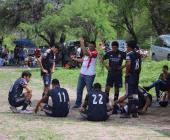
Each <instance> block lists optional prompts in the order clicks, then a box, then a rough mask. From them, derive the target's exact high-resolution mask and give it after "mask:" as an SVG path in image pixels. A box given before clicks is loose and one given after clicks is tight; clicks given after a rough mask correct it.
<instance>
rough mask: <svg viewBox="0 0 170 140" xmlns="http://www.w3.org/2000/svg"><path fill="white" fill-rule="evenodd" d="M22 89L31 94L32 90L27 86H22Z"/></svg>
mask: <svg viewBox="0 0 170 140" xmlns="http://www.w3.org/2000/svg"><path fill="white" fill-rule="evenodd" d="M23 88H24V89H25V90H26V92H27V93H31V92H32V90H31V88H30V87H28V85H24V86H23Z"/></svg>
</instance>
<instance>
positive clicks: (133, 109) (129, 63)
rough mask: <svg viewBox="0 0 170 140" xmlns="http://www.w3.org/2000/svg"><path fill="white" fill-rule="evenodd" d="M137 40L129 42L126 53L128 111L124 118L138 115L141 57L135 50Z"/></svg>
mask: <svg viewBox="0 0 170 140" xmlns="http://www.w3.org/2000/svg"><path fill="white" fill-rule="evenodd" d="M135 48H136V42H135V41H128V42H127V55H126V75H125V82H126V85H125V86H126V96H127V98H128V112H127V113H126V114H125V115H124V116H122V118H130V117H131V115H132V117H138V84H139V75H140V71H141V57H140V54H139V53H137V52H136V51H135Z"/></svg>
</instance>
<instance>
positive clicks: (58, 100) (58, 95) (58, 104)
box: [35, 79, 70, 117]
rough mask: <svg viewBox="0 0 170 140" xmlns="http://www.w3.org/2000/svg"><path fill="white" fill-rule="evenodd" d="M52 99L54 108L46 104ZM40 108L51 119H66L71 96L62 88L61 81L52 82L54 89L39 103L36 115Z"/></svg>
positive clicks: (54, 80)
mask: <svg viewBox="0 0 170 140" xmlns="http://www.w3.org/2000/svg"><path fill="white" fill-rule="evenodd" d="M49 97H51V99H52V104H53V105H52V106H50V105H48V104H46V101H48V100H49ZM39 107H40V108H41V110H42V111H44V112H45V113H46V115H47V116H51V117H66V116H67V115H68V113H69V108H70V106H69V95H68V92H67V90H66V89H64V88H61V87H60V83H59V80H57V79H53V80H52V89H51V90H49V91H48V93H47V94H46V95H45V96H44V97H43V98H42V99H41V100H40V101H39V102H38V104H37V106H36V108H35V113H37V112H38V110H39Z"/></svg>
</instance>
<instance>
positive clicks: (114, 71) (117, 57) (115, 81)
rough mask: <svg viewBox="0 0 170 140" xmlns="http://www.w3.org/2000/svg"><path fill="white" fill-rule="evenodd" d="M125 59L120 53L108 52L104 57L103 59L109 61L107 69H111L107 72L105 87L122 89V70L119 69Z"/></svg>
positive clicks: (124, 55)
mask: <svg viewBox="0 0 170 140" xmlns="http://www.w3.org/2000/svg"><path fill="white" fill-rule="evenodd" d="M125 58H126V53H125V52H122V51H118V52H113V51H110V52H108V53H106V54H105V55H104V57H103V59H104V60H106V59H109V67H110V68H111V70H110V71H108V75H107V80H106V86H110V87H113V85H114V86H115V87H117V88H121V87H122V70H120V68H121V66H122V63H123V60H124V59H125Z"/></svg>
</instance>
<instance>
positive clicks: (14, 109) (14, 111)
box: [9, 106, 19, 113]
mask: <svg viewBox="0 0 170 140" xmlns="http://www.w3.org/2000/svg"><path fill="white" fill-rule="evenodd" d="M9 108H10V110H11V111H12V112H13V113H19V111H18V110H17V108H16V107H14V106H10V107H9Z"/></svg>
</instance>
